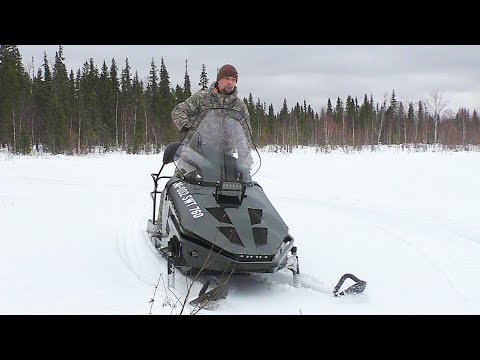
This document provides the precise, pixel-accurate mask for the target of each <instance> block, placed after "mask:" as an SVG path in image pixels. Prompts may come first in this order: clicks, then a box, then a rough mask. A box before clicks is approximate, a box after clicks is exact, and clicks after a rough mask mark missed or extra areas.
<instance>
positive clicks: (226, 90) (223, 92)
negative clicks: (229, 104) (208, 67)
mask: <svg viewBox="0 0 480 360" xmlns="http://www.w3.org/2000/svg"><path fill="white" fill-rule="evenodd" d="M234 91H235V86H234V87H232V89H231V90H230V91H229V90H228V88H226V87H225V88H223V90H222V94H224V95H232V94H233V92H234Z"/></svg>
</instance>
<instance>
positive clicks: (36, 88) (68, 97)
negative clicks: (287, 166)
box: [0, 45, 480, 155]
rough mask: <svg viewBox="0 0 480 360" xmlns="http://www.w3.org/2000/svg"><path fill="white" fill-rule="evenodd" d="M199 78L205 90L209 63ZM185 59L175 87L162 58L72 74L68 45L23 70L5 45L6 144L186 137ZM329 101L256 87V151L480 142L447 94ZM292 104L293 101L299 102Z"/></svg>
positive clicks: (112, 144)
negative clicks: (449, 105) (174, 115)
mask: <svg viewBox="0 0 480 360" xmlns="http://www.w3.org/2000/svg"><path fill="white" fill-rule="evenodd" d="M200 70H201V73H200V78H199V79H194V80H193V81H195V82H197V81H198V85H199V86H200V87H201V89H205V88H208V86H209V85H210V83H211V81H210V80H209V79H208V76H207V72H206V66H205V65H204V64H203V65H202V69H200ZM191 84H192V80H191V79H190V75H189V69H188V62H187V61H185V76H184V82H183V84H172V83H171V81H170V76H169V73H168V69H167V64H166V63H165V61H164V59H163V57H162V58H161V59H160V64H156V63H155V61H154V60H153V59H152V62H151V65H150V71H149V76H148V80H147V81H146V83H145V82H144V81H143V80H142V79H140V77H139V75H138V71H136V70H135V69H132V68H131V67H130V65H129V62H128V58H126V59H125V60H124V62H122V63H119V62H117V60H115V59H112V60H111V62H110V63H109V64H107V63H106V62H105V61H104V62H103V64H101V66H100V67H99V64H95V63H94V61H93V59H92V58H90V59H89V60H88V61H86V62H85V63H84V64H83V66H82V68H81V69H75V70H74V69H71V70H70V71H69V70H67V68H66V65H65V58H64V54H63V47H62V46H61V45H59V48H58V51H57V52H56V54H55V58H54V60H53V61H50V59H48V58H47V56H46V54H45V55H44V58H43V61H40V64H39V65H38V67H37V68H35V67H34V66H33V65H32V66H30V68H28V69H27V68H26V66H25V65H24V64H23V61H22V55H21V53H20V51H19V49H18V47H17V46H16V45H0V149H3V151H7V152H9V153H13V154H30V153H31V152H32V150H37V151H38V150H39V148H41V149H42V151H46V152H49V153H52V154H66V155H74V154H88V153H90V152H93V151H98V150H99V149H101V151H105V152H106V151H116V150H121V151H126V152H128V153H158V152H160V151H162V149H163V147H164V146H165V145H166V144H168V143H169V142H172V141H178V140H179V139H180V134H179V132H178V130H177V129H176V127H175V126H174V124H173V122H172V120H171V112H172V110H173V108H174V107H175V105H176V104H178V103H180V102H182V101H184V100H185V99H187V98H188V97H189V96H190V95H191V94H192V92H191ZM366 90H367V91H365V94H364V96H363V98H360V99H358V98H357V97H352V96H347V98H346V99H341V98H340V97H337V98H336V99H328V101H327V103H326V104H324V105H323V106H321V108H319V109H313V108H312V106H311V105H310V104H308V103H307V102H306V101H305V100H300V99H288V101H287V99H286V98H284V99H283V106H282V107H281V108H280V109H274V107H273V105H272V104H268V105H267V104H266V103H265V102H263V101H262V100H261V99H260V98H259V97H255V96H254V95H253V94H252V93H250V94H249V95H248V97H245V98H243V101H244V102H245V103H246V105H247V107H248V109H249V112H250V119H251V125H252V130H253V139H254V141H255V143H256V145H257V147H269V148H272V149H275V151H291V150H292V149H294V148H296V147H300V146H309V147H315V148H317V149H319V150H322V151H326V150H328V149H332V148H347V147H348V148H351V147H353V148H361V147H365V146H376V145H402V146H413V147H421V146H428V145H431V144H437V145H441V146H444V147H447V148H455V149H458V148H468V147H471V146H474V147H475V146H477V145H479V142H480V134H479V118H478V114H477V112H476V110H475V109H473V111H472V110H471V109H466V108H459V109H457V110H456V111H455V112H454V111H451V110H448V109H446V101H445V99H444V95H443V94H442V93H440V92H438V91H432V92H431V93H430V94H429V98H428V99H427V100H423V101H422V100H419V101H416V102H402V101H397V98H396V94H395V90H394V89H392V92H391V94H390V95H389V97H387V96H384V98H382V99H374V98H373V96H372V95H371V94H370V92H368V89H366ZM292 104H293V105H292Z"/></svg>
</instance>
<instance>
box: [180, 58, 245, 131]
mask: <svg viewBox="0 0 480 360" xmlns="http://www.w3.org/2000/svg"><path fill="white" fill-rule="evenodd" d="M237 81H238V72H237V69H235V67H234V66H233V65H230V64H225V65H223V66H222V67H221V68H220V70H218V74H217V81H215V82H214V83H213V84H212V85H211V86H210V88H209V89H207V90H200V91H198V92H197V93H195V94H193V95H192V96H190V97H189V98H188V99H187V100H185V101H184V102H183V103H180V104H178V105H177V106H176V107H175V108H174V109H173V111H172V120H173V122H174V124H175V125H176V126H177V128H178V129H179V130H180V131H181V132H186V131H188V129H190V128H191V127H192V126H195V125H194V124H193V122H194V121H195V118H196V117H197V115H198V114H200V113H201V112H202V111H203V110H205V109H209V108H226V109H234V110H237V111H240V112H241V113H242V114H243V116H244V117H245V119H246V124H242V125H244V131H245V132H246V133H247V134H248V133H251V126H250V114H249V113H248V109H247V105H246V104H245V103H244V102H243V100H242V99H240V98H239V97H238V89H237ZM247 126H248V127H247Z"/></svg>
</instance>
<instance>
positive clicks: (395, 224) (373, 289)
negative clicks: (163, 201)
mask: <svg viewBox="0 0 480 360" xmlns="http://www.w3.org/2000/svg"><path fill="white" fill-rule="evenodd" d="M261 155H262V168H261V169H260V171H259V172H258V173H257V174H256V175H255V177H254V178H255V180H256V181H257V182H259V183H260V185H261V186H262V187H263V189H264V190H265V192H266V194H267V196H268V197H269V199H270V201H271V202H272V204H273V205H274V206H275V208H276V209H277V211H278V212H279V214H280V215H281V216H282V218H283V219H284V220H285V222H286V223H287V225H288V226H289V229H290V234H291V235H292V236H293V237H294V238H295V243H296V246H297V247H298V255H299V261H300V270H301V287H300V288H295V287H293V282H292V275H291V273H290V272H289V271H288V270H281V271H279V272H278V273H275V274H255V275H252V276H245V277H236V278H234V279H232V281H231V284H230V292H229V295H228V297H227V298H226V299H225V300H222V301H220V302H219V303H218V304H217V305H216V307H214V308H212V309H202V310H201V311H200V312H198V314H206V315H217V314H218V315H240V314H252V315H257V314H280V315H287V314H289V315H290V314H291V315H300V314H303V315H306V314H480V288H479V287H478V284H479V283H480V222H479V221H478V218H479V215H478V214H479V211H478V208H479V204H480V192H479V191H478V178H479V175H480V170H479V169H480V167H479V166H478V164H479V163H480V152H466V151H464V152H453V151H450V152H449V151H424V152H414V151H401V150H400V149H395V148H386V147H383V148H380V149H379V150H377V151H350V152H342V151H333V152H330V153H321V152H318V153H317V152H315V150H314V149H309V148H306V149H298V150H295V151H294V152H293V153H290V154H284V153H275V152H266V151H263V152H262V153H261ZM161 159H162V154H157V155H127V154H121V153H111V154H93V155H89V156H77V157H73V156H52V155H41V156H29V157H26V156H12V155H10V154H5V153H2V154H0V288H1V289H2V290H1V292H0V314H138V315H148V314H152V315H167V314H185V315H188V314H192V313H195V312H194V309H193V308H192V307H190V306H186V307H184V308H182V306H181V305H180V304H177V305H174V304H175V302H174V300H175V296H177V297H178V298H179V299H184V298H185V296H186V295H187V279H186V278H185V277H184V276H183V275H181V273H180V272H177V277H176V285H177V286H176V289H175V290H174V291H173V292H171V291H170V290H167V289H166V275H165V273H166V261H165V260H164V259H163V258H162V257H161V256H160V255H159V254H158V253H157V252H156V251H155V249H154V247H153V245H152V244H151V243H150V241H149V238H148V236H147V233H146V226H147V220H148V219H149V218H151V216H152V199H151V197H150V192H151V191H152V190H153V181H152V178H151V176H150V174H151V173H155V172H157V171H158V170H159V168H160V166H161ZM164 171H165V172H164V174H171V173H172V172H173V169H172V168H171V167H170V165H169V166H168V167H167V168H166V170H164ZM162 184H163V183H162ZM344 273H352V274H354V275H356V276H358V277H359V278H360V279H362V280H365V281H367V288H366V290H365V292H364V293H362V294H358V295H350V296H344V297H340V298H337V297H334V296H333V295H332V291H333V288H334V286H335V284H336V282H337V281H338V280H339V279H340V277H341V275H343V274H344ZM157 284H158V286H157ZM200 288H201V284H197V283H195V284H194V286H193V289H192V293H190V294H188V296H189V300H191V299H193V298H194V297H195V296H196V295H197V294H198V291H199V289H200ZM152 298H153V299H154V301H153V302H151V299H152Z"/></svg>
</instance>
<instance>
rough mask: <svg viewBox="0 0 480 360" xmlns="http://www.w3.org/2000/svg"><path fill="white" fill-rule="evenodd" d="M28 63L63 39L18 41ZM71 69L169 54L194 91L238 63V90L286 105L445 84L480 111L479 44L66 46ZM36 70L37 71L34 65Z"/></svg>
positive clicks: (135, 63)
mask: <svg viewBox="0 0 480 360" xmlns="http://www.w3.org/2000/svg"><path fill="white" fill-rule="evenodd" d="M19 49H20V52H21V54H22V57H23V62H24V64H25V65H26V67H27V69H28V68H29V67H31V64H32V57H34V59H35V60H34V65H35V69H38V67H39V66H40V65H41V63H42V59H43V53H44V51H46V54H47V57H48V59H49V60H50V61H51V62H53V60H54V58H55V52H56V51H58V45H19ZM64 57H65V63H66V66H67V69H68V71H69V72H70V70H74V72H75V73H76V71H77V70H78V69H81V67H82V65H83V64H84V63H85V62H86V61H88V59H89V58H93V59H94V62H95V63H96V64H97V66H98V68H99V69H100V68H101V66H102V64H103V61H104V60H105V61H106V64H107V66H109V67H110V64H111V60H112V58H115V60H116V62H117V65H118V67H119V70H120V71H121V69H123V68H124V66H125V59H126V58H128V61H129V64H130V66H131V69H132V71H133V72H135V71H138V73H139V76H140V77H141V78H142V79H145V80H146V78H147V76H148V73H149V70H150V64H151V60H152V58H153V59H154V60H155V63H156V64H157V67H158V68H159V67H160V61H161V58H162V57H163V59H164V62H165V65H166V67H167V71H168V73H169V75H170V82H171V85H172V86H175V85H177V84H179V85H182V86H183V81H184V74H185V61H186V60H188V74H189V76H190V81H191V83H192V91H194V92H195V91H196V90H198V89H199V86H198V82H199V79H200V72H201V68H202V64H205V66H206V69H207V76H208V79H209V80H210V82H211V81H213V80H214V78H215V74H216V71H217V68H219V67H220V66H222V65H223V64H225V63H231V64H233V65H234V66H235V67H236V68H237V70H238V73H239V81H238V89H239V95H240V96H241V97H242V98H243V97H247V96H248V94H249V93H252V95H253V96H254V99H255V101H256V100H257V99H258V98H260V99H261V101H262V102H265V103H266V104H267V106H268V105H270V104H273V106H274V108H275V110H276V111H278V110H280V108H281V106H282V104H283V100H284V98H286V99H287V103H288V107H289V108H291V107H293V106H294V105H295V103H296V102H299V103H303V101H304V100H306V101H307V103H308V104H311V105H312V107H313V108H314V111H320V107H321V106H324V105H326V103H327V100H328V98H330V99H331V100H332V104H333V105H335V102H336V99H337V97H340V98H341V99H342V100H343V101H345V99H346V98H347V96H348V95H351V96H353V97H357V98H358V101H359V102H361V101H363V97H364V95H365V93H366V94H367V96H368V97H370V94H372V95H373V98H374V101H375V102H382V101H383V98H384V96H387V98H388V99H390V95H391V93H392V90H395V93H396V97H397V100H398V101H414V102H417V101H419V100H426V99H428V98H429V94H430V93H431V92H432V91H433V90H437V91H439V92H440V93H441V94H442V96H443V98H444V99H445V100H446V102H447V108H449V109H451V110H454V111H456V110H457V109H458V107H460V106H462V107H466V108H468V109H470V110H472V111H473V109H477V110H480V66H479V65H478V64H480V46H479V45H64ZM35 71H36V70H35Z"/></svg>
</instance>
